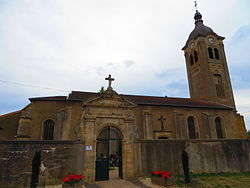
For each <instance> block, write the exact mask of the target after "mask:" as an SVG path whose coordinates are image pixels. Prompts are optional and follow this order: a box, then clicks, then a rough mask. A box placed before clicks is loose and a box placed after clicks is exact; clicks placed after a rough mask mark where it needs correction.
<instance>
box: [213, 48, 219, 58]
mask: <svg viewBox="0 0 250 188" xmlns="http://www.w3.org/2000/svg"><path fill="white" fill-rule="evenodd" d="M214 55H215V59H218V60H219V59H220V54H219V50H218V49H217V48H215V49H214Z"/></svg>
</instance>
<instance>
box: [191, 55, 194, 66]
mask: <svg viewBox="0 0 250 188" xmlns="http://www.w3.org/2000/svg"><path fill="white" fill-rule="evenodd" d="M190 64H191V66H192V65H193V64H194V59H193V55H192V54H191V55H190Z"/></svg>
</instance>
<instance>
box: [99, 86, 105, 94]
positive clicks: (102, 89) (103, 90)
mask: <svg viewBox="0 0 250 188" xmlns="http://www.w3.org/2000/svg"><path fill="white" fill-rule="evenodd" d="M105 92H106V90H105V89H104V87H103V86H102V87H101V89H100V90H99V93H100V94H104V93H105Z"/></svg>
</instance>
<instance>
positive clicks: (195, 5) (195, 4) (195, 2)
mask: <svg viewBox="0 0 250 188" xmlns="http://www.w3.org/2000/svg"><path fill="white" fill-rule="evenodd" d="M197 5H198V3H197V1H194V7H195V9H196V11H197Z"/></svg>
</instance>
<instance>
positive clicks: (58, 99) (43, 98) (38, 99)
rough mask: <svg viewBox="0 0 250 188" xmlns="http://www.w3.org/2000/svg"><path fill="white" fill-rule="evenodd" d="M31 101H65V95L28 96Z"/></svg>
mask: <svg viewBox="0 0 250 188" xmlns="http://www.w3.org/2000/svg"><path fill="white" fill-rule="evenodd" d="M29 100H30V101H31V102H32V101H66V100H67V97H66V96H51V97H33V98H29Z"/></svg>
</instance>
